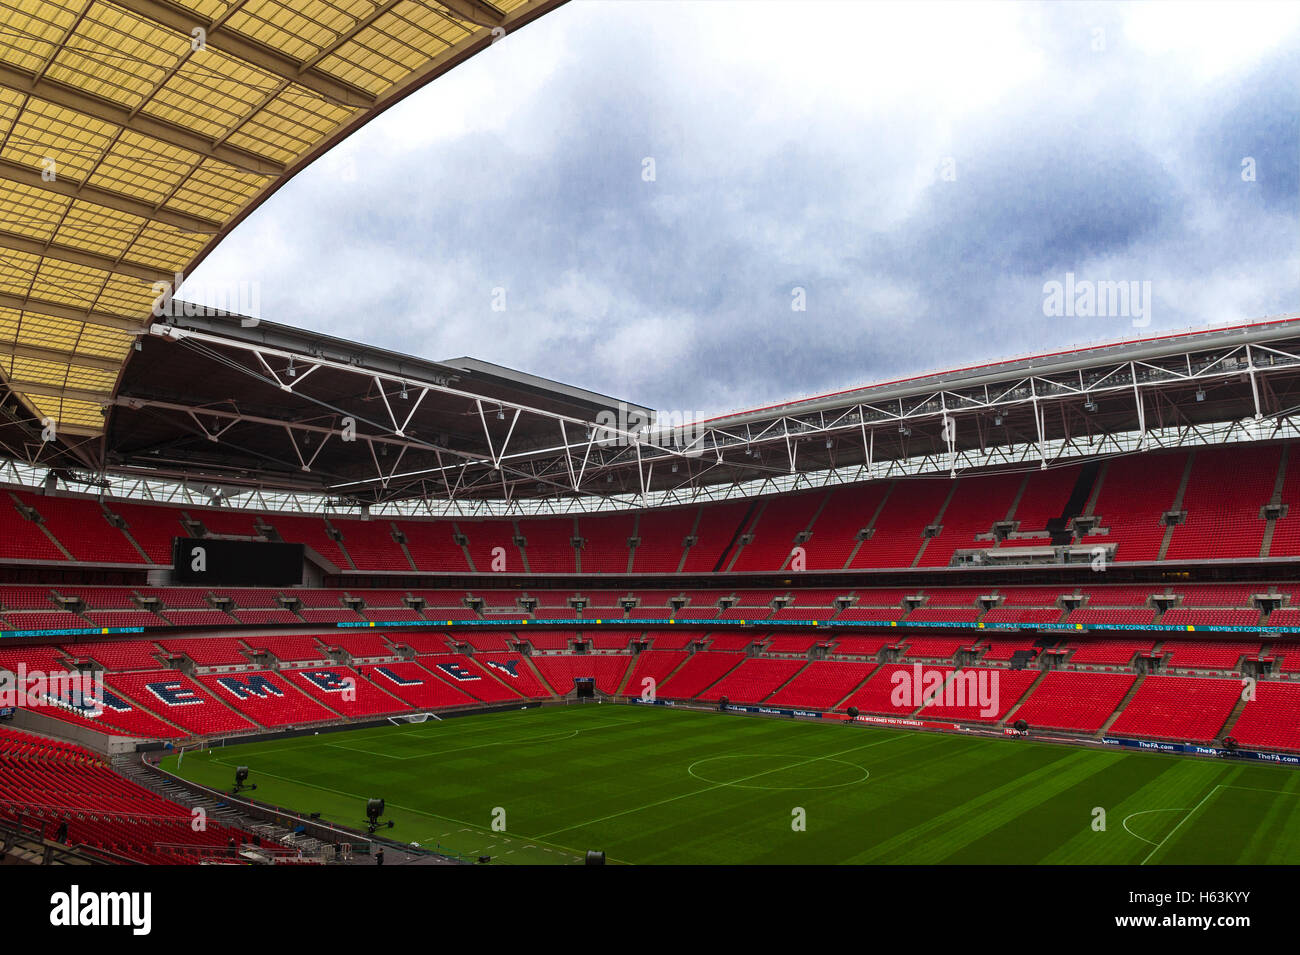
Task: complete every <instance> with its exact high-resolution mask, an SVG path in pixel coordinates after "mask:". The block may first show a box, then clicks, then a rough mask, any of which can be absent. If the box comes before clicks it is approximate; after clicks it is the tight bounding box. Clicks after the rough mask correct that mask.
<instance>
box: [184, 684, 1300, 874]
mask: <svg viewBox="0 0 1300 955" xmlns="http://www.w3.org/2000/svg"><path fill="white" fill-rule="evenodd" d="M176 762H177V760H176V757H175V756H168V757H167V758H166V759H165V760H164V766H165V767H166V768H168V769H171V770H175V769H176ZM238 765H246V766H248V767H249V769H250V771H251V781H252V782H255V783H256V784H257V786H258V789H257V792H256V793H254V794H252V795H253V796H254V797H255V798H257V799H259V800H262V801H264V802H271V803H275V804H278V805H282V806H289V807H293V808H295V809H297V810H299V811H301V812H304V813H310V812H320V813H321V815H322V817H324V818H325V819H329V820H333V821H337V822H340V823H343V824H346V825H349V826H351V827H353V828H360V827H362V826H363V825H364V822H365V801H366V799H367V798H369V797H372V796H382V797H383V798H384V799H386V800H387V803H388V815H389V817H390V818H392V819H393V820H395V821H396V824H397V825H396V828H395V829H392V830H389V831H387V832H386V835H389V836H390V837H391V838H393V839H396V840H399V841H401V842H407V843H409V842H418V843H420V844H421V845H423V846H426V847H428V848H433V847H435V846H442V847H443V848H444V849H447V850H450V851H454V852H457V853H460V854H461V855H464V856H470V857H477V856H479V855H490V856H492V859H493V861H494V862H502V863H543V864H572V863H577V862H580V861H581V857H582V854H583V853H584V852H585V851H586V850H587V849H589V848H591V849H603V850H605V852H606V853H607V856H608V858H609V860H610V862H611V863H615V862H623V863H642V864H645V863H685V864H710V863H775V864H795V863H813V864H839V863H913V864H929V863H1049V864H1056V863H1121V864H1134V865H1138V864H1146V865H1156V864H1161V863H1292V862H1300V773H1298V772H1297V771H1296V770H1294V769H1287V768H1285V767H1277V766H1268V765H1260V764H1247V763H1238V762H1229V761H1225V760H1217V761H1215V760H1203V759H1193V758H1187V757H1176V756H1161V755H1156V754H1148V753H1141V752H1121V751H1117V750H1101V749H1096V748H1091V747H1089V748H1084V747H1077V746H1068V745H1058V744H1048V743H1032V742H1027V741H1024V740H997V739H988V738H978V737H969V736H960V735H947V734H938V733H925V732H917V731H912V730H891V729H880V728H875V727H864V726H862V725H846V724H842V723H838V722H837V723H818V722H797V721H791V720H781V719H768V718H756V717H743V716H734V715H725V714H719V713H708V712H699V711H687V710H680V709H671V708H666V707H638V706H617V705H614V704H608V703H607V704H599V705H598V704H589V705H585V706H568V707H546V708H532V709H527V710H512V711H508V712H498V713H490V714H480V715H475V716H469V717H461V718H457V719H449V720H443V721H436V720H432V719H431V720H429V721H428V722H425V723H422V724H403V725H400V726H392V727H381V728H374V729H364V730H353V731H347V732H338V733H322V734H320V735H315V736H306V737H299V738H296V739H288V740H277V741H268V742H264V743H250V744H243V745H231V746H228V747H224V748H217V749H215V750H210V751H207V752H191V753H189V754H187V755H186V756H185V758H184V759H183V761H182V763H181V767H180V773H181V775H183V776H185V777H186V778H189V779H192V780H195V781H197V782H200V783H203V784H206V785H209V786H212V787H214V788H219V789H229V787H230V786H231V785H232V783H233V779H234V768H235V767H236V766H238ZM1097 809H1100V810H1103V811H1104V812H1105V828H1104V831H1098V829H1096V828H1094V826H1095V825H1096V823H1095V821H1094V820H1097V819H1098V818H1099V817H1098V816H1097V815H1096V812H1095V811H1096V810H1097ZM797 810H802V816H803V819H804V828H803V829H802V830H800V829H799V828H798V826H797V825H796V824H797V823H798V821H799V814H798V813H797ZM494 814H495V816H494ZM494 818H496V819H498V820H501V821H503V822H504V825H505V829H504V831H497V830H494V828H493V820H494Z"/></svg>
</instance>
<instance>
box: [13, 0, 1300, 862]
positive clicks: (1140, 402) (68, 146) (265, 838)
mask: <svg viewBox="0 0 1300 955" xmlns="http://www.w3.org/2000/svg"><path fill="white" fill-rule="evenodd" d="M558 5H559V4H558V3H556V2H554V0H492V2H488V0H438V3H436V4H435V3H425V2H416V0H399V2H389V3H383V4H376V5H373V10H372V11H371V12H370V13H369V15H367V16H364V17H357V16H355V15H353V13H350V12H348V11H347V10H345V9H344V5H343V4H334V3H319V4H313V5H312V6H313V10H312V11H311V12H310V15H309V14H308V13H304V12H301V11H295V10H294V9H292V8H290V7H288V6H285V5H282V4H280V3H278V2H274V0H266V2H252V0H249V2H244V3H235V4H229V5H223V6H222V9H221V11H220V12H219V13H218V14H216V15H212V13H211V11H208V10H206V7H205V9H204V10H200V9H199V7H200V6H201V5H198V4H195V5H192V8H191V5H189V4H178V3H171V2H158V0H114V2H112V3H108V2H94V3H91V4H89V5H81V4H77V5H75V9H74V6H73V5H71V4H69V5H67V6H66V7H65V6H64V5H63V4H61V3H54V2H32V0H16V2H15V3H11V4H9V5H8V6H7V7H6V11H7V12H9V13H13V14H15V15H14V16H13V17H11V18H10V20H9V25H8V26H7V27H6V28H5V32H4V33H3V34H2V35H0V133H3V135H4V136H5V137H6V138H5V140H4V142H5V144H6V145H5V146H4V148H3V149H0V208H3V210H4V219H3V222H2V223H0V266H2V268H0V276H3V287H0V454H3V461H0V484H2V485H3V486H0V674H3V675H4V682H3V683H0V690H3V693H4V697H3V699H0V840H3V851H4V854H5V856H6V859H7V860H8V861H12V862H14V863H15V864H32V865H44V866H95V865H108V866H125V867H137V866H142V865H143V866H157V865H169V866H170V865H178V866H196V865H210V866H229V865H241V866H263V867H288V866H296V867H298V866H336V865H340V866H348V865H353V866H355V865H362V864H369V865H373V864H375V861H376V858H377V857H378V856H379V855H380V854H386V855H387V858H388V860H389V863H390V864H391V863H393V862H396V861H401V862H404V863H409V864H422V865H423V864H429V865H433V864H439V865H461V864H466V865H480V864H492V865H499V864H506V865H511V864H521V865H532V864H539V865H562V864H603V863H606V862H608V863H609V864H698V865H709V864H721V863H739V864H774V865H789V864H817V865H824V864H868V863H902V864H936V863H953V864H960V863H1015V864H1038V863H1053V864H1093V865H1095V864H1122V865H1134V866H1137V865H1148V864H1151V865H1155V864H1225V863H1226V864H1239V863H1244V864H1264V863H1291V862H1296V861H1297V860H1300V813H1297V812H1296V797H1297V795H1300V777H1297V775H1296V769H1297V767H1300V421H1298V419H1297V413H1298V412H1300V316H1298V315H1283V316H1270V317H1264V316H1261V317H1260V318H1259V320H1257V321H1254V322H1249V323H1242V324H1232V325H1222V326H1217V327H1212V328H1202V329H1193V330H1188V331H1185V332H1179V333H1172V332H1171V333H1151V334H1130V335H1127V336H1121V337H1120V338H1117V339H1116V340H1114V341H1107V342H1103V343H1099V344H1096V345H1093V346H1089V347H1083V348H1077V349H1071V350H1067V351H1056V352H1048V353H1042V354H1035V355H1031V356H1025V357H1011V358H1007V359H1005V360H1002V361H999V362H995V363H991V364H976V365H971V366H967V367H956V368H950V369H946V370H943V371H938V372H933V373H928V374H923V375H917V376H905V377H900V378H897V379H894V380H887V381H881V382H877V383H874V384H866V385H863V386H861V387H857V388H853V389H849V390H842V391H836V392H833V393H826V394H820V395H815V396H812V397H799V398H792V399H791V400H788V401H786V402H783V403H780V404H775V405H768V406H764V407H757V408H752V409H750V410H744V411H737V412H732V413H728V414H725V415H721V416H717V417H712V418H708V419H700V420H696V419H691V418H689V417H686V416H683V415H680V414H658V413H656V411H655V410H653V409H652V408H651V407H649V403H647V404H645V405H642V404H637V403H636V402H635V401H633V400H631V399H629V398H625V397H622V396H608V395H604V394H600V393H597V392H595V391H589V390H586V389H584V388H583V387H582V383H581V382H576V383H571V382H568V381H565V380H563V379H564V378H565V377H566V376H565V374H564V369H563V368H557V369H555V372H554V378H543V377H540V376H538V375H535V374H531V373H524V372H521V371H517V370H514V369H512V368H509V367H504V366H502V365H499V364H495V363H492V362H489V361H485V360H480V359H476V358H473V357H462V358H455V359H449V360H445V361H433V360H429V359H426V358H422V357H418V356H415V355H408V354H401V353H397V352H394V351H391V350H386V349H382V348H378V347H370V346H368V345H366V344H363V343H360V342H358V341H356V340H353V339H352V338H346V339H345V338H341V337H332V336H329V335H325V334H321V333H318V332H315V331H311V330H308V329H305V328H299V327H294V326H292V325H289V324H286V323H281V322H276V321H274V320H270V319H268V320H263V319H261V318H260V317H258V316H255V315H252V314H244V313H241V311H240V309H239V308H237V307H231V308H227V309H212V308H207V307H198V306H195V305H194V303H189V302H186V301H184V300H183V299H182V298H181V297H178V296H176V295H174V294H173V290H174V285H175V284H177V283H176V280H177V278H178V277H179V276H183V275H185V274H188V273H189V272H190V271H192V270H193V269H194V268H195V267H197V265H198V264H199V263H200V262H201V261H203V259H204V258H205V257H206V256H207V255H208V254H209V253H210V252H212V251H213V249H214V248H215V247H216V246H217V245H218V244H219V243H220V242H221V241H222V239H223V238H224V237H225V236H226V235H227V234H228V233H229V232H230V231H231V230H232V229H233V228H234V227H235V226H237V225H238V224H239V223H240V221H242V220H243V219H244V218H246V217H247V216H248V215H249V214H250V213H251V212H252V211H253V210H254V209H255V208H257V207H258V206H259V205H260V204H261V203H262V202H264V201H266V200H267V199H268V198H269V197H270V196H271V195H272V194H273V193H274V192H275V191H276V190H277V189H278V188H279V186H280V185H282V184H283V183H285V182H287V181H288V179H290V178H291V177H292V176H293V175H294V174H295V173H297V172H298V171H300V170H301V169H303V168H305V167H306V166H307V165H309V164H310V163H312V162H313V161H314V160H315V159H317V158H318V157H319V156H321V155H323V154H324V153H325V152H326V151H327V150H329V149H330V148H331V147H332V146H334V145H335V144H337V143H338V142H340V141H341V140H343V139H344V138H345V137H347V136H348V135H349V134H351V133H352V132H353V131H355V130H356V129H358V128H359V127H361V126H362V125H364V124H365V123H367V122H369V121H370V120H371V119H373V118H374V117H375V116H378V115H379V114H381V113H382V112H383V111H384V110H385V109H387V108H388V107H390V106H392V105H393V104H395V103H396V102H398V101H399V100H401V99H402V98H403V97H405V96H407V95H409V94H411V93H413V92H415V91H416V90H418V89H420V88H421V87H422V86H424V85H425V84H427V83H429V82H431V81H433V80H435V79H437V78H438V77H439V76H441V75H443V74H444V73H446V72H448V71H450V70H452V69H453V68H455V67H456V66H457V65H458V64H460V63H462V62H463V61H465V60H466V59H468V58H470V57H472V56H474V55H475V54H476V53H478V52H481V51H482V50H484V49H486V48H487V47H488V46H489V45H491V44H492V43H493V42H494V41H495V39H496V38H498V37H499V36H500V35H504V34H505V33H510V32H513V31H515V30H518V29H520V28H521V27H523V26H525V25H527V24H529V23H530V22H531V21H533V20H535V19H536V18H538V17H541V16H542V15H543V14H546V13H548V12H550V11H551V10H552V9H553V8H555V7H557V6H558ZM103 50H119V51H129V54H130V55H129V56H124V57H123V58H122V59H121V60H120V61H114V60H113V59H111V58H107V59H105V58H96V54H95V51H103ZM200 54H201V55H200ZM214 63H219V64H220V67H219V70H220V74H221V76H222V77H223V79H222V82H221V83H214V82H211V80H210V77H209V76H208V75H207V73H206V72H205V71H211V70H213V69H214V68H216V67H214V66H213V64H214ZM49 157H55V160H54V165H55V166H56V167H57V168H56V170H55V171H53V172H51V167H50V165H49V161H48V160H49ZM1111 291H1112V292H1115V291H1116V290H1114V289H1112V290H1111ZM357 337H363V336H362V333H361V331H360V330H358V332H357ZM634 397H635V396H632V398H634ZM1293 508H1294V509H1293ZM196 820H199V821H200V822H201V824H199V823H196ZM881 820H887V821H888V824H887V825H882V824H881Z"/></svg>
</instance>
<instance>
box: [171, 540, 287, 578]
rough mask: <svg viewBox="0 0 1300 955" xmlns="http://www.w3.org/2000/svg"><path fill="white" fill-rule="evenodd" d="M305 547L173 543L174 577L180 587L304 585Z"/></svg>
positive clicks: (209, 541)
mask: <svg viewBox="0 0 1300 955" xmlns="http://www.w3.org/2000/svg"><path fill="white" fill-rule="evenodd" d="M302 562H303V545H302V544H272V543H258V542H256V541H225V540H208V539H204V538H195V537H177V538H174V539H173V540H172V568H173V571H172V575H173V577H174V579H175V580H176V582H177V583H180V584H209V585H211V586H214V587H215V586H242V587H285V586H292V585H295V584H301V583H302Z"/></svg>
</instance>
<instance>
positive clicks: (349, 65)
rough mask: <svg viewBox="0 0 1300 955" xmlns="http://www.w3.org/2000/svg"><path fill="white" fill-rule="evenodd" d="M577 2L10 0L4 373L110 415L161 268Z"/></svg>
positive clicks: (38, 407) (72, 421)
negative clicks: (107, 403)
mask: <svg viewBox="0 0 1300 955" xmlns="http://www.w3.org/2000/svg"><path fill="white" fill-rule="evenodd" d="M562 2H563V0H500V2H487V0H445V3H437V2H433V0H0V358H3V362H0V369H3V372H2V377H0V389H3V388H6V387H8V383H10V382H16V383H18V385H19V387H17V388H13V389H10V390H13V391H16V392H17V393H18V394H19V396H20V397H22V398H23V400H24V401H26V402H27V404H28V406H29V407H30V408H31V409H33V410H34V411H36V412H38V413H40V414H42V415H50V416H54V417H56V418H58V419H59V421H60V425H61V427H63V426H71V427H73V428H74V429H79V430H80V431H81V432H83V433H87V434H93V433H95V432H98V431H100V430H102V428H103V426H104V417H103V415H102V414H101V413H100V407H101V406H100V404H99V403H98V400H91V399H96V396H98V395H102V396H103V397H104V398H105V399H107V398H108V397H110V393H111V391H112V389H113V386H114V382H115V380H116V378H117V376H118V372H119V371H120V362H122V361H125V359H126V357H127V356H128V355H129V354H131V340H132V338H131V335H130V334H129V331H130V329H132V328H135V327H143V326H145V325H146V324H147V323H148V322H149V321H150V320H151V318H152V315H151V305H152V303H153V301H154V299H155V297H156V294H157V292H156V289H155V282H156V281H157V280H158V279H159V278H160V277H162V276H170V275H172V274H174V273H176V272H181V273H188V272H189V271H191V270H192V269H193V268H194V267H195V266H196V265H197V264H198V263H199V262H200V261H202V259H203V258H204V257H205V256H206V255H207V254H208V253H209V252H211V251H212V249H213V248H214V247H215V246H216V245H217V243H219V242H220V241H221V239H222V238H223V237H224V236H225V235H226V234H227V233H228V232H229V231H230V230H231V229H232V228H234V226H235V225H236V224H237V223H238V222H239V221H240V220H241V219H242V218H243V216H245V215H246V214H247V213H248V212H250V211H251V210H252V209H253V208H255V207H256V206H257V205H258V204H259V203H260V202H262V201H263V200H264V199H265V198H266V197H267V196H269V195H270V194H271V193H273V192H274V191H275V189H276V188H278V186H279V185H280V184H282V183H283V182H285V181H287V180H288V179H289V178H290V177H291V176H293V175H294V174H295V173H297V172H298V171H299V170H300V169H302V168H304V167H305V166H306V165H308V164H309V163H310V162H312V160H314V159H315V158H316V157H317V156H318V155H319V154H320V153H321V152H323V151H324V149H326V148H327V147H328V146H329V145H330V144H331V143H333V142H335V141H337V140H338V139H339V138H341V137H342V136H344V135H346V134H347V133H349V132H351V131H352V130H353V129H356V128H357V127H359V126H361V125H363V124H364V123H366V122H367V121H369V120H370V119H371V118H373V117H374V116H376V115H378V113H379V112H381V111H382V110H383V109H384V108H386V107H387V106H389V105H391V104H392V103H393V102H396V101H397V100H398V99H400V98H401V97H402V96H404V95H406V94H407V93H409V92H410V91H412V90H414V89H418V88H419V87H420V86H421V85H422V84H423V83H426V82H428V81H430V80H432V79H434V78H435V77H437V76H438V75H440V74H441V73H443V72H445V71H446V70H448V69H450V68H451V67H452V66H453V65H454V64H455V63H457V62H459V61H460V60H461V59H463V58H464V56H467V55H472V54H473V53H476V52H478V51H479V50H481V49H484V48H486V46H487V45H488V44H489V42H490V40H491V39H492V36H491V31H492V29H493V28H494V27H497V26H500V27H502V28H504V29H506V30H507V31H510V30H513V29H517V28H518V27H520V26H522V25H524V24H526V23H528V22H529V21H530V20H532V19H534V18H536V17H538V16H541V15H542V14H544V13H546V12H548V11H550V10H551V9H554V8H555V7H557V6H560V4H561V3H562ZM196 29H197V32H196ZM24 383H25V384H26V385H27V386H28V387H30V388H33V389H36V390H35V391H31V392H24V391H23V389H22V385H23V384H24Z"/></svg>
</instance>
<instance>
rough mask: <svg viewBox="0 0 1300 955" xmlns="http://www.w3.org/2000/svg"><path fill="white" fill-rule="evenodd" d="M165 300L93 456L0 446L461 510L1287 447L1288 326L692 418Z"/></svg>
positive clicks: (1297, 407)
mask: <svg viewBox="0 0 1300 955" xmlns="http://www.w3.org/2000/svg"><path fill="white" fill-rule="evenodd" d="M174 304H176V305H177V308H176V310H175V314H173V315H170V316H168V317H165V318H160V319H159V320H158V321H156V322H155V323H154V324H153V325H151V326H150V328H149V331H148V334H146V335H142V336H140V338H139V339H138V341H137V344H136V348H135V349H134V350H133V351H132V353H131V355H132V357H131V358H130V360H129V361H128V362H127V364H126V367H125V370H124V372H123V374H122V376H121V380H120V381H119V383H118V387H117V388H116V390H115V393H114V395H113V397H112V398H111V408H112V410H111V413H110V414H109V418H108V420H109V427H108V431H107V434H106V435H105V439H104V441H103V443H102V444H103V453H102V455H101V456H99V457H94V456H93V455H90V454H88V453H86V450H85V449H84V448H80V447H78V446H76V445H75V444H69V443H66V442H65V443H62V444H57V445H55V446H53V448H52V447H51V446H47V445H44V444H42V443H41V442H40V438H39V435H38V434H36V433H34V432H32V431H31V429H30V428H26V429H24V428H23V427H22V426H21V422H18V421H17V420H15V419H14V418H12V417H11V418H9V419H8V420H6V419H5V417H4V416H3V412H4V408H3V406H0V449H3V450H7V451H8V453H9V454H10V455H12V456H13V457H14V459H15V460H16V461H26V462H27V463H28V464H33V465H34V464H40V463H44V464H46V465H48V466H52V467H54V468H55V470H56V473H59V474H61V475H62V476H63V477H65V478H66V479H68V480H69V481H71V482H73V483H83V484H86V483H89V484H98V485H99V486H101V487H106V486H107V485H106V484H105V483H104V481H105V479H106V478H107V477H109V476H112V477H113V479H114V480H125V481H146V482H155V483H156V482H173V483H178V484H179V485H181V486H192V485H193V484H194V482H198V484H199V486H208V487H216V488H224V489H225V490H224V491H223V495H224V496H227V497H228V496H229V495H230V493H239V489H244V490H249V491H255V492H257V493H259V494H286V495H292V496H294V497H295V498H297V499H303V500H305V498H302V497H301V496H302V495H308V496H311V495H315V496H317V497H319V498H321V499H322V500H327V501H330V502H332V503H331V506H335V507H359V506H362V505H365V506H370V507H375V506H379V507H396V508H399V509H402V512H403V513H412V512H419V511H420V510H423V511H425V512H428V513H461V514H466V515H475V514H484V513H493V514H495V513H524V512H530V511H539V512H540V511H548V512H565V511H571V510H592V509H608V508H616V507H645V506H654V505H670V504H673V503H685V502H689V501H696V500H710V499H720V498H725V497H745V496H752V495H755V494H764V493H774V492H778V491H790V490H798V489H800V488H810V487H817V486H823V485H826V484H836V483H851V482H855V481H863V480H869V479H872V478H882V477H895V476H903V475H909V474H926V473H931V474H957V473H960V472H967V471H971V470H976V469H982V468H989V467H1013V468H1026V467H1032V468H1039V467H1051V466H1055V465H1058V464H1064V463H1068V462H1070V461H1073V460H1078V459H1079V458H1082V457H1087V456H1096V455H1108V454H1119V453H1127V452H1131V451H1135V450H1150V449H1155V448H1161V447H1179V446H1187V445H1198V444H1211V443H1227V442H1234V441H1259V440H1271V439H1278V438H1287V437H1290V438H1294V437H1300V317H1296V316H1290V317H1286V318H1282V319H1277V320H1273V321H1267V322H1259V323H1254V324H1249V325H1241V326H1232V327H1216V328H1208V329H1201V330H1196V331H1192V332H1185V333H1178V334H1168V335H1161V336H1157V337H1150V338H1143V339H1139V340H1136V341H1129V342H1112V343H1107V344H1101V345H1096V346H1092V347H1087V348H1081V349H1078V350H1076V351H1068V352H1059V353H1055V354H1049V355H1040V356H1034V357H1029V358H1020V359H1012V360H1008V361H1004V362H998V363H994V364H988V365H982V366H978V367H972V368H963V369H956V370H953V371H950V372H941V373H935V374H927V375H922V376H918V377H913V378H908V379H901V380H897V381H892V382H885V383H881V384H877V385H870V386H864V387H862V388H857V389H851V390H848V391H843V392H839V393H835V394H831V395H823V396H818V397H814V398H807V399H800V400H796V401H791V402H787V403H785V404H782V405H778V406H774V407H769V408H762V409H755V410H751V411H746V412H738V413H735V414H730V415H726V416H724V417H720V418H714V419H711V420H708V421H694V420H689V419H686V420H683V419H678V418H676V417H675V416H674V415H673V414H672V413H670V412H669V413H665V412H653V411H651V410H649V409H647V408H644V407H642V406H639V405H635V404H631V403H629V402H626V401H622V400H618V399H615V398H610V397H607V396H604V395H599V394H595V393H592V392H589V391H585V390H583V389H580V388H575V387H572V386H569V385H562V384H559V383H556V382H553V381H549V380H547V379H543V378H540V377H537V376H535V375H530V374H525V373H522V372H517V371H513V370H511V369H508V368H503V367H501V366H498V365H493V364H490V363H487V362H482V361H477V360H475V359H472V358H456V359H451V360H448V361H442V362H434V361H426V360H424V359H420V358H414V357H411V356H406V355H401V354H397V353H394V352H390V351H385V350H382V349H376V348H369V347H367V346H364V345H360V344H357V343H356V342H353V341H348V340H343V339H338V338H332V337H329V336H325V335H320V334H317V333H313V332H308V331H303V330H299V329H294V328H290V327H288V326H283V325H277V324H273V323H270V322H258V321H255V320H252V319H246V318H245V319H241V318H240V317H239V316H231V315H203V314H195V313H194V312H195V310H193V309H190V308H182V307H180V303H174ZM186 312H190V314H186ZM42 456H43V457H42ZM294 506H295V507H296V506H297V505H294ZM412 508H413V509H414V510H411V509H412Z"/></svg>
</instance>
